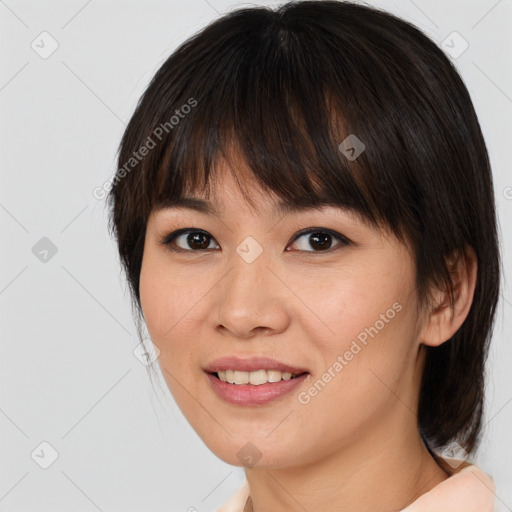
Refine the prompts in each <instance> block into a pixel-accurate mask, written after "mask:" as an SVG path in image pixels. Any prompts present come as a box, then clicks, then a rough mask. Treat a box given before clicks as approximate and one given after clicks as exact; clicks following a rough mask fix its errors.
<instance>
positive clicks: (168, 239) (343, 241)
mask: <svg viewBox="0 0 512 512" xmlns="http://www.w3.org/2000/svg"><path fill="white" fill-rule="evenodd" d="M190 233H201V234H203V235H205V236H206V237H210V239H211V240H215V238H213V236H212V235H210V234H209V233H208V232H207V231H203V230H202V229H194V228H183V229H178V230H176V231H173V232H172V233H169V234H167V235H164V236H163V237H162V239H161V240H159V242H158V243H159V244H161V245H165V246H168V247H169V249H170V250H171V251H173V252H181V253H184V252H196V253H204V252H206V251H209V250H211V249H182V248H176V247H172V246H171V244H172V242H174V241H175V240H176V238H177V237H179V236H180V235H184V234H190ZM312 233H321V234H327V235H330V236H331V237H333V238H335V239H338V240H339V241H340V243H338V244H337V245H335V246H333V247H330V248H329V249H325V250H320V251H304V250H300V249H299V250H298V251H297V252H301V253H306V254H307V253H313V254H315V253H318V254H325V253H329V254H330V253H332V252H333V251H335V250H337V249H339V248H340V247H344V246H347V245H352V242H351V241H350V240H349V239H348V238H347V237H346V236H343V235H342V234H340V233H337V232H336V231H332V230H330V229H326V228H308V229H305V230H302V231H300V232H299V233H297V234H296V235H295V236H294V238H293V239H292V240H291V242H290V244H292V243H294V242H296V241H297V240H298V239H299V238H301V237H303V236H305V235H310V234H312ZM290 244H288V245H290ZM208 245H209V244H208ZM286 252H290V251H286Z"/></svg>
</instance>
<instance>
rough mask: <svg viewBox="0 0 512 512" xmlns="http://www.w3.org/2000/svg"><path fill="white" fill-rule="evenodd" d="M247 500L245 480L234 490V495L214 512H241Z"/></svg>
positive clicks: (247, 488)
mask: <svg viewBox="0 0 512 512" xmlns="http://www.w3.org/2000/svg"><path fill="white" fill-rule="evenodd" d="M248 498H249V483H248V482H247V480H245V481H244V482H243V484H242V485H241V486H240V487H239V488H238V489H237V490H236V492H235V494H233V496H231V498H229V500H228V501H226V503H224V505H222V507H220V508H219V509H217V510H216V512H243V510H244V507H245V503H246V501H247V499H248Z"/></svg>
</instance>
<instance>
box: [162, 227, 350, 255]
mask: <svg viewBox="0 0 512 512" xmlns="http://www.w3.org/2000/svg"><path fill="white" fill-rule="evenodd" d="M302 238H303V239H304V240H303V241H301V242H300V243H298V244H297V245H298V251H299V252H313V253H314V252H330V251H331V250H332V249H336V247H337V246H346V245H350V244H351V241H350V240H349V239H348V238H347V237H345V236H343V235H341V234H340V233H336V232H334V231H331V230H330V229H325V228H308V229H307V230H304V231H301V232H300V233H298V234H297V235H296V236H295V237H294V238H293V239H292V242H291V244H294V243H297V242H299V241H300V240H301V239H302ZM214 240H215V238H213V237H212V235H210V234H209V233H208V232H207V231H203V230H200V229H191V228H186V229H178V230H177V231H173V232H172V233H169V234H168V235H166V236H164V237H163V238H162V240H160V241H159V243H160V244H162V245H166V246H169V248H170V249H171V250H173V251H175V252H202V251H206V250H208V249H215V248H218V244H217V247H211V243H212V241H214ZM336 240H338V244H335V245H334V247H333V245H332V244H333V242H335V241H336ZM291 244H289V245H288V246H287V248H286V249H285V251H287V252H289V251H290V249H288V247H290V245H291ZM308 246H309V247H312V248H313V250H312V251H311V250H308Z"/></svg>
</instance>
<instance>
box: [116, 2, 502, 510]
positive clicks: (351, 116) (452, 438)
mask: <svg viewBox="0 0 512 512" xmlns="http://www.w3.org/2000/svg"><path fill="white" fill-rule="evenodd" d="M109 199H110V207H111V229H112V231H113V232H114V234H115V236H116V238H117V242H118V246H119V253H120V257H121V261H122V264H123V266H124V269H125V271H126V275H127V278H128V282H129V285H130V290H131V292H132V296H133V300H134V306H135V311H136V313H137V314H139V319H141V320H143V321H144V322H145V323H146V325H147V328H148V331H149V334H150V336H151V339H152V341H153V343H154V344H155V346H156V347H157V348H158V350H159V351H160V356H159V359H158V361H159V366H160V369H161V371H162V374H163V375H164V377H165V380H166V382H167V385H168V386H169V389H170V391H171V393H172V395H173V397H174V398H175V400H176V403H177V404H178V406H179V407H180V408H181V410H182V411H183V413H184V415H185V417H186V418H187V419H188V421H189V422H190V424H191V426H192V428H194V430H195V431H196V432H197V433H198V435H199V436H200V437H201V438H202V439H203V440H204V442H205V444H206V445H207V446H208V447H209V448H210V449H211V450H212V451H213V452H214V453H215V454H216V455H217V456H218V457H219V458H220V459H222V460H223V461H225V462H227V463H229V464H232V465H237V466H243V467H244V468H245V474H246V477H247V480H246V482H245V483H244V485H243V486H242V487H241V488H240V489H239V490H238V491H237V493H236V494H235V495H234V496H233V497H232V498H231V500H230V501H229V502H228V503H226V504H225V505H224V507H222V508H221V509H220V510H221V511H244V512H247V511H253V512H263V511H268V510H287V511H295V510H297V511H299V510H300V511H302V510H309V511H314V510H323V511H324V512H326V511H338V512H339V511H343V512H348V511H351V512H352V511H358V512H366V511H372V512H375V511H377V510H379V511H383V512H384V511H397V510H403V511H407V512H420V511H427V510H436V511H450V512H454V511H458V510H461V511H462V510H464V511H465V512H470V511H475V512H476V511H479V512H481V511H491V510H492V507H493V494H494V484H493V481H492V479H491V478H490V477H489V476H488V475H486V474H485V473H483V472H482V471H481V470H480V469H479V468H478V467H477V466H475V465H474V464H471V463H470V462H468V460H467V459H469V457H470V456H471V454H472V453H474V451H475V450H476V448H477V446H478V441H479V434H480V431H481V425H482V411H483V394H484V363H485V358H486V355H487V351H488V344H489V341H490V338H491V334H492V327H493V322H494V314H495V308H496V303H497V299H498V295H499V274H500V261H499V249H498V243H497V234H496V218H495V207H494V197H493V185H492V176H491V170H490V165H489V159H488V155H487V150H486V146H485V142H484V139H483V136H482V133H481V130H480V126H479V123H478V120H477V118H476V115H475V112H474V109H473V105H472V102H471V99H470V97H469V94H468V91H467V89H466V87H465V86H464V84H463V82H462V80H461V78H460V77H459V75H458V73H457V72H456V70H455V68H454V67H453V66H452V64H451V63H450V61H449V60H448V58H447V57H445V56H444V54H443V53H442V51H441V50H440V49H439V48H438V47H437V46H436V45H435V44H434V43H433V42H432V41H430V40H429V39H428V38H427V37H426V36H425V35H423V34H422V33H421V32H420V31H418V30H417V29H416V28H414V27H413V26H412V25H410V24H408V23H406V22H404V21H402V20H400V19H398V18H396V17H394V16H392V15H391V14H387V13H385V12H381V11H378V10H375V9H372V8H370V7H366V6H362V5H356V4H351V3H346V2H333V1H314V2H310V1H303V2H297V3H295V2H291V3H289V4H285V5H283V6H281V7H280V8H278V9H276V10H273V9H270V8H248V9H241V10H237V11H234V12H232V13H230V14H228V15H226V16H223V17H222V18H220V19H219V20H217V21H215V22H214V23H212V24H210V25H209V26H207V27H206V28H205V29H203V30H202V31H201V32H199V33H198V34H197V35H195V36H194V37H192V38H191V39H189V40H188V41H186V42H185V43H184V44H183V45H182V46H180V47H179V48H178V49H177V50H176V51H175V52H174V53H173V54H172V55H171V56H170V57H169V58H168V59H167V61H166V62H165V63H164V64H163V65H162V66H161V68H160V69H159V70H158V72H157V73H156V75H155V76H154V78H153V80H152V81H151V83H150V85H149V86H148V88H147V90H146V92H145V93H144V95H143V97H142V98H141V100H140V101H139V104H138V106H137V109H136V111H135V113H134V115H133V117H132V119H131V121H130V123H129V125H128V127H127V129H126V132H125V134H124V136H123V139H122V141H121V145H120V151H119V169H118V172H117V176H116V179H115V180H114V183H113V186H112V190H111V192H110V196H109Z"/></svg>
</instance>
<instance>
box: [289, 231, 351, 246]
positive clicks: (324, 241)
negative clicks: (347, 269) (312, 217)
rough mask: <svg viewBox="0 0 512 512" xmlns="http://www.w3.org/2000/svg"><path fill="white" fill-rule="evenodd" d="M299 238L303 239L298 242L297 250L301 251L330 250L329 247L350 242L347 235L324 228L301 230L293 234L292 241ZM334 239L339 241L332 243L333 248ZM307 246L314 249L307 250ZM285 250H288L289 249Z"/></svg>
mask: <svg viewBox="0 0 512 512" xmlns="http://www.w3.org/2000/svg"><path fill="white" fill-rule="evenodd" d="M301 238H303V239H304V240H303V241H302V242H300V243H299V244H298V246H299V248H298V250H299V251H303V252H330V251H331V249H336V248H337V246H339V245H341V246H345V245H350V244H351V242H350V240H349V239H348V238H347V237H345V236H343V235H341V234H340V233H336V232H334V231H331V230H330V229H325V228H308V229H307V230H305V231H301V232H300V233H299V234H298V235H296V236H295V238H294V239H293V240H292V243H295V242H296V241H300V239H301ZM334 240H338V241H339V242H340V243H338V244H336V245H334V248H333V246H332V243H333V241H334ZM308 247H313V249H314V250H313V251H309V250H308V249H307V248H308ZM285 250H286V251H289V249H285Z"/></svg>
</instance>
